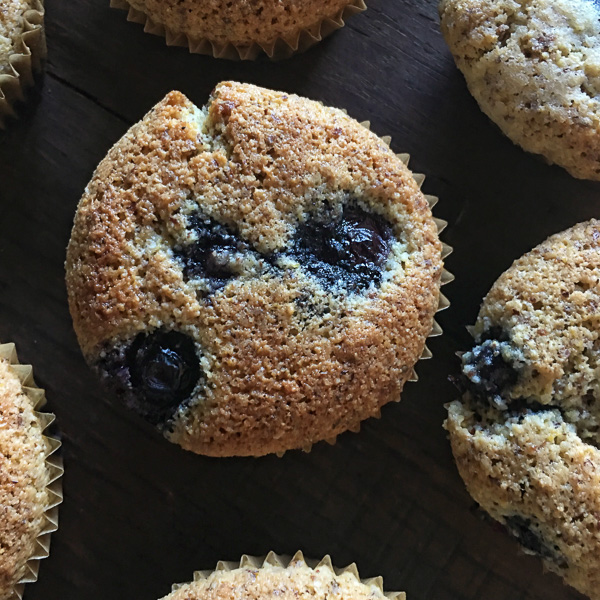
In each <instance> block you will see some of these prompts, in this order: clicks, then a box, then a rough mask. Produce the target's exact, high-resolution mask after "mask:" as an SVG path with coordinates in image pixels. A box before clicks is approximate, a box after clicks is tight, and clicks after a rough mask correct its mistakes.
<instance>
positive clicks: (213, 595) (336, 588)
mask: <svg viewBox="0 0 600 600" xmlns="http://www.w3.org/2000/svg"><path fill="white" fill-rule="evenodd" d="M273 596H277V597H278V598H282V600H326V599H327V598H331V597H332V596H334V597H335V596H339V597H342V598H348V599H349V600H385V599H386V595H385V594H384V593H383V592H382V590H381V589H380V587H378V586H377V585H376V584H375V583H371V584H366V583H363V582H361V581H360V580H359V579H358V578H357V577H356V575H354V574H353V573H351V572H349V571H344V572H341V573H338V574H336V573H335V572H334V571H333V570H332V569H331V568H330V567H328V566H327V565H324V564H321V565H319V566H317V567H315V568H314V569H312V568H311V567H309V566H307V565H306V563H305V562H304V561H302V560H297V559H295V560H292V561H291V562H290V564H289V566H287V567H283V566H279V565H270V564H264V565H263V566H261V567H252V566H247V567H240V568H237V569H233V570H231V571H225V570H222V571H214V572H212V573H211V574H210V575H208V577H207V578H205V579H201V580H199V581H194V582H193V583H189V584H185V585H183V586H182V587H180V588H179V589H177V590H175V591H174V592H172V593H171V594H169V595H168V596H165V597H164V598H163V600H229V599H230V598H235V597H244V598H247V599H248V600H260V599H261V598H271V597H273ZM400 597H404V595H403V594H401V595H400Z"/></svg>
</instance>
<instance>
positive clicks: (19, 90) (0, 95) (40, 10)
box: [0, 0, 46, 129]
mask: <svg viewBox="0 0 600 600" xmlns="http://www.w3.org/2000/svg"><path fill="white" fill-rule="evenodd" d="M33 5H34V8H32V9H30V10H28V11H26V12H25V14H24V15H23V33H22V34H21V37H20V39H19V40H17V44H16V48H15V54H11V56H9V58H8V62H9V66H10V68H11V70H12V73H3V74H0V129H3V128H4V121H5V119H6V117H8V116H13V117H14V116H15V111H14V109H13V106H14V104H15V102H18V101H19V100H23V99H24V97H25V96H24V91H25V89H27V88H28V87H30V86H31V85H33V74H34V72H39V71H41V70H42V62H43V60H44V59H45V58H46V36H45V35H44V5H43V2H42V0H34V2H33Z"/></svg>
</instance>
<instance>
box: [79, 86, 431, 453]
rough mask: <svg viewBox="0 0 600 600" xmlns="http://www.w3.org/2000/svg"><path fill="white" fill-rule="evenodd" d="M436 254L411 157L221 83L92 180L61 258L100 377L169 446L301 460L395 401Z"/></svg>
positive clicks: (174, 103)
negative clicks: (296, 453) (299, 454)
mask: <svg viewBox="0 0 600 600" xmlns="http://www.w3.org/2000/svg"><path fill="white" fill-rule="evenodd" d="M441 253H442V246H441V244H440V242H439V240H438V234H437V226H436V222H435V221H434V219H433V218H432V216H431V210H430V207H429V204H428V201H427V199H426V197H425V196H424V195H423V194H422V193H421V191H420V189H419V185H418V184H417V182H416V181H415V179H414V178H413V176H412V174H411V173H410V171H409V170H408V169H407V168H406V166H405V165H404V163H403V162H402V160H401V159H400V158H398V157H397V156H396V155H395V154H394V153H393V152H392V151H391V150H390V149H389V147H388V146H387V145H386V144H385V143H384V142H383V141H382V140H381V139H380V138H378V137H377V136H375V135H374V134H373V133H371V132H370V131H368V130H367V129H365V128H364V127H363V126H361V125H360V124H359V123H357V122H356V121H354V120H352V119H350V118H349V117H348V116H346V115H345V114H344V113H343V112H342V111H339V110H336V109H332V108H327V107H324V106H322V105H320V104H319V103H316V102H312V101H309V100H306V99H303V98H299V97H297V96H293V95H289V94H284V93H280V92H272V91H269V90H265V89H261V88H258V87H254V86H251V85H242V84H238V83H223V84H221V85H219V86H218V87H217V88H216V90H215V91H214V93H213V95H212V97H211V98H210V100H209V102H208V104H207V106H206V107H204V108H197V107H196V106H194V105H193V104H192V103H191V102H190V101H189V100H187V99H186V98H185V97H184V96H182V95H181V94H179V93H177V92H173V93H171V94H169V95H168V96H167V97H166V98H165V99H164V100H163V101H162V102H160V103H159V104H158V105H157V106H156V107H155V108H154V109H153V110H152V111H151V112H150V113H149V114H148V115H146V117H145V118H144V119H143V120H142V121H141V122H140V123H139V124H137V125H135V126H134V127H133V128H132V129H131V130H130V131H129V132H128V133H127V134H126V135H125V136H124V137H123V139H121V140H120V141H119V142H118V143H117V144H116V146H115V147H114V148H113V149H112V150H111V151H110V152H109V154H108V156H107V157H106V158H105V159H104V161H103V162H102V163H101V164H100V166H99V167H98V169H97V171H96V173H95V174H94V177H93V179H92V181H91V182H90V184H89V185H88V187H87V189H86V192H85V194H84V196H83V198H82V200H81V203H80V205H79V208H78V211H77V215H76V217H75V224H74V228H73V233H72V237H71V241H70V244H69V249H68V254H67V286H68V291H69V301H70V308H71V313H72V315H73V321H74V325H75V330H76V333H77V336H78V338H79V342H80V345H81V348H82V350H83V353H84V355H85V357H86V359H87V360H88V362H89V363H90V365H92V367H93V368H94V369H95V370H96V371H97V372H98V373H99V374H100V376H101V377H102V378H103V379H104V381H106V382H107V383H108V384H109V386H111V387H112V388H113V389H114V390H115V391H116V393H117V395H118V396H119V397H120V398H121V399H122V401H123V402H125V403H126V404H127V405H128V406H130V407H131V408H133V409H134V410H135V411H137V412H138V413H139V414H140V415H141V416H143V417H144V418H145V419H147V420H148V421H149V422H150V423H152V424H153V425H155V426H156V427H158V428H159V429H160V430H161V431H162V432H163V433H164V435H165V436H166V437H167V438H168V439H170V440H171V441H173V442H176V443H178V444H180V445H182V446H183V447H184V448H187V449H190V450H193V451H195V452H199V453H204V454H209V455H219V456H220V455H261V454H266V453H269V452H283V451H285V450H288V449H292V448H299V447H307V446H309V445H310V444H312V443H314V442H316V441H318V440H323V439H332V438H335V436H337V435H338V434H339V433H341V432H343V431H345V430H347V429H353V428H356V427H357V426H358V424H359V423H360V421H362V420H363V419H365V418H367V417H369V416H373V415H376V414H378V411H379V409H380V407H381V406H382V405H383V404H385V403H386V402H389V401H391V400H398V399H399V397H400V392H401V390H402V387H403V385H404V382H405V381H407V380H408V379H409V378H410V377H411V375H412V374H413V367H414V364H415V362H416V361H417V360H418V359H419V357H420V356H421V354H422V353H423V352H424V344H425V339H426V337H427V336H428V335H429V333H430V332H431V330H432V327H433V325H434V321H433V316H434V314H435V312H436V310H437V309H438V305H439V303H440V294H439V286H440V280H441V278H442V258H441Z"/></svg>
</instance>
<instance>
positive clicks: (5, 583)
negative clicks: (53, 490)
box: [0, 358, 49, 600]
mask: <svg viewBox="0 0 600 600" xmlns="http://www.w3.org/2000/svg"><path fill="white" fill-rule="evenodd" d="M42 429H43V427H42V426H41V424H40V422H39V420H38V418H37V416H36V415H35V413H34V410H33V406H32V402H31V400H30V399H29V397H28V396H27V395H26V393H25V392H24V390H23V388H22V386H21V382H20V381H19V378H18V377H17V375H16V374H15V372H14V371H13V370H12V369H11V367H10V365H9V361H8V360H7V359H3V358H0V600H7V599H8V598H12V597H13V589H14V586H15V584H16V583H17V582H18V581H19V580H20V579H21V578H22V577H23V576H24V575H26V573H27V572H26V563H27V561H28V560H29V558H31V557H32V555H33V554H34V552H35V550H36V538H37V537H38V535H39V534H40V533H41V531H42V528H43V525H44V522H45V521H44V512H45V510H46V508H47V506H48V502H49V500H48V491H47V489H46V486H47V484H48V481H49V473H48V469H47V467H46V444H45V441H44V438H43V436H42Z"/></svg>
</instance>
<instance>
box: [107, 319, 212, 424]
mask: <svg viewBox="0 0 600 600" xmlns="http://www.w3.org/2000/svg"><path fill="white" fill-rule="evenodd" d="M96 368H97V369H98V370H99V371H100V373H101V376H102V377H103V378H104V379H105V381H106V383H108V385H109V386H111V387H112V388H113V389H115V391H116V392H117V394H118V395H120V396H121V397H122V398H123V400H124V402H125V404H127V405H128V406H129V407H130V408H132V409H133V410H135V411H136V412H138V413H139V414H140V415H141V416H142V417H144V418H145V419H146V420H147V421H149V422H150V423H152V424H153V425H157V426H162V425H164V424H165V423H166V422H168V421H169V420H170V419H171V418H172V417H173V415H174V414H175V412H176V411H177V409H178V408H179V407H180V406H182V405H183V404H185V402H186V401H187V400H188V399H189V397H190V396H191V394H192V392H193V391H194V388H195V387H196V384H197V383H198V381H199V379H200V377H201V375H202V372H201V369H200V360H199V359H198V356H197V354H196V349H195V345H194V342H193V341H192V339H191V338H189V337H188V336H187V335H185V334H183V333H179V332H177V331H163V330H158V331H155V332H154V333H151V334H150V335H146V334H143V333H140V334H138V335H137V336H136V337H135V338H134V340H133V342H132V343H131V344H130V345H129V346H128V347H127V348H124V349H121V350H115V351H113V352H112V353H109V354H107V355H106V356H105V357H104V358H103V359H102V360H101V361H100V363H99V364H98V365H96Z"/></svg>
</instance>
